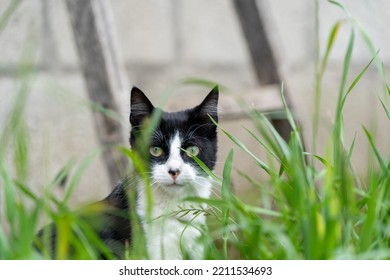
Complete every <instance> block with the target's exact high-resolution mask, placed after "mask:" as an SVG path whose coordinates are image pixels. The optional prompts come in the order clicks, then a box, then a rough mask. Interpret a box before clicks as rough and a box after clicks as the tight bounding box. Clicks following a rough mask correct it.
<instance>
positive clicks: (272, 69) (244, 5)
mask: <svg viewBox="0 0 390 280" xmlns="http://www.w3.org/2000/svg"><path fill="white" fill-rule="evenodd" d="M233 3H234V7H235V10H236V13H237V15H238V19H239V21H240V24H241V29H242V31H243V33H244V36H245V39H246V42H247V45H248V49H249V53H250V55H251V58H252V64H253V67H254V70H255V73H256V77H257V80H258V81H259V82H260V84H263V85H269V84H279V83H280V77H279V73H278V70H277V63H276V61H275V57H274V54H273V52H272V48H271V44H270V42H269V40H268V36H267V33H266V30H265V27H264V23H263V20H262V18H261V15H260V13H259V10H258V7H257V4H256V1H255V0H244V1H243V0H233Z"/></svg>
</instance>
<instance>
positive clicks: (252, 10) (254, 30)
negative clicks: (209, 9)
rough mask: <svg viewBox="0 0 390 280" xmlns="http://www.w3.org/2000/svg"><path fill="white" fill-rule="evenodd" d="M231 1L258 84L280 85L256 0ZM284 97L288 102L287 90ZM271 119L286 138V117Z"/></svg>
mask: <svg viewBox="0 0 390 280" xmlns="http://www.w3.org/2000/svg"><path fill="white" fill-rule="evenodd" d="M233 3H234V7H235V10H236V13H237V15H238V18H239V21H240V24H241V29H242V31H243V33H244V36H245V39H246V42H247V45H248V50H249V53H250V55H251V58H252V64H253V67H254V70H255V73H256V77H257V80H258V81H259V83H260V85H271V84H279V85H280V84H281V78H280V75H279V72H278V68H277V63H276V60H275V57H274V54H273V52H272V47H271V43H270V42H269V40H268V36H267V32H266V29H265V27H264V24H263V20H262V18H261V13H260V11H259V7H258V5H257V3H256V0H233ZM285 97H286V100H287V102H288V100H289V98H288V94H287V91H285ZM271 121H272V123H273V125H274V126H275V128H276V130H277V131H278V132H279V133H280V135H281V136H282V137H283V138H284V139H286V140H288V139H289V135H290V132H291V126H290V124H289V122H288V121H287V119H274V120H272V119H271Z"/></svg>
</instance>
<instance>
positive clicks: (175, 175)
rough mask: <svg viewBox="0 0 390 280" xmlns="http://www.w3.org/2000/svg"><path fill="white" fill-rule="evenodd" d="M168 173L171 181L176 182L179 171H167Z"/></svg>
mask: <svg viewBox="0 0 390 280" xmlns="http://www.w3.org/2000/svg"><path fill="white" fill-rule="evenodd" d="M168 173H169V174H170V175H171V176H172V178H173V181H176V179H177V177H178V176H179V174H180V169H169V170H168Z"/></svg>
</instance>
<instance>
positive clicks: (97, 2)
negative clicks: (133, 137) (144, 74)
mask: <svg viewBox="0 0 390 280" xmlns="http://www.w3.org/2000/svg"><path fill="white" fill-rule="evenodd" d="M66 3H67V8H68V12H69V16H70V21H71V25H72V29H73V33H74V37H75V41H76V46H77V50H78V54H79V59H80V67H81V71H82V73H83V75H84V78H85V82H86V86H87V90H88V95H89V98H90V99H91V101H92V102H94V103H96V104H97V105H99V106H101V107H102V108H104V109H109V110H111V111H114V112H118V113H120V110H119V108H118V105H117V104H118V103H117V100H116V98H117V97H118V95H119V96H120V94H119V93H121V94H122V91H129V87H127V88H126V86H127V83H126V79H125V78H124V77H125V74H124V70H123V68H122V67H121V64H120V63H119V59H118V57H117V55H118V51H117V46H116V40H115V38H114V37H113V32H112V28H113V26H112V17H111V15H110V7H109V3H108V1H107V0H83V1H80V0H66ZM93 114H94V121H95V129H96V131H97V135H98V138H99V142H100V144H101V145H102V146H103V147H104V148H105V151H104V153H103V157H104V163H105V165H106V168H107V171H108V175H109V178H110V182H111V184H112V187H114V186H115V184H116V183H117V182H118V181H119V180H121V178H122V177H123V175H124V174H123V172H122V171H123V170H125V162H127V161H126V160H125V159H124V158H123V157H122V156H120V155H119V153H118V152H116V150H115V149H113V148H114V146H115V145H117V144H123V143H124V139H125V137H124V134H123V131H122V127H121V125H120V123H119V122H118V121H117V120H114V119H112V118H110V117H109V116H107V115H106V114H104V113H101V112H98V111H96V110H95V111H94V112H93Z"/></svg>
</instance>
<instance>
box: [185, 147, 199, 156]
mask: <svg viewBox="0 0 390 280" xmlns="http://www.w3.org/2000/svg"><path fill="white" fill-rule="evenodd" d="M186 152H187V155H188V156H190V157H196V156H197V155H198V154H199V148H198V147H197V146H191V147H188V148H187V149H186Z"/></svg>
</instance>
